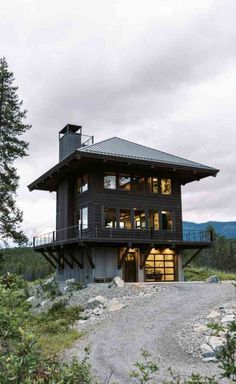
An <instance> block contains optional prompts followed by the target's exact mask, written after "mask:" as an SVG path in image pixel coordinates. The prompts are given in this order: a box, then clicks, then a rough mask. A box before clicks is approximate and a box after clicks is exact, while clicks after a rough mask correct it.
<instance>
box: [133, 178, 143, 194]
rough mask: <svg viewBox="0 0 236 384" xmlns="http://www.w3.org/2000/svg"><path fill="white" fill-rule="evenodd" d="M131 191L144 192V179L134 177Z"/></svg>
mask: <svg viewBox="0 0 236 384" xmlns="http://www.w3.org/2000/svg"><path fill="white" fill-rule="evenodd" d="M132 190H133V191H137V192H142V191H145V178H144V177H143V176H134V177H133V178H132Z"/></svg>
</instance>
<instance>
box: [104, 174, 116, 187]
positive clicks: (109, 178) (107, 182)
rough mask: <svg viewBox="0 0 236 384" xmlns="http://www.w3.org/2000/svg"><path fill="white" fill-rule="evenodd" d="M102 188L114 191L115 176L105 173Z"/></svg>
mask: <svg viewBox="0 0 236 384" xmlns="http://www.w3.org/2000/svg"><path fill="white" fill-rule="evenodd" d="M104 188H105V189H116V174H115V173H105V175H104Z"/></svg>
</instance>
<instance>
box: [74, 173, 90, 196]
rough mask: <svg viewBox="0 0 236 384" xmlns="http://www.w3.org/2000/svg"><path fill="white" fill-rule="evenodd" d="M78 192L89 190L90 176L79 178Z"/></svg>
mask: <svg viewBox="0 0 236 384" xmlns="http://www.w3.org/2000/svg"><path fill="white" fill-rule="evenodd" d="M76 190H77V192H79V193H82V192H85V191H87V190H88V175H83V176H82V177H78V178H77V188H76Z"/></svg>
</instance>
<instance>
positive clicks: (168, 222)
mask: <svg viewBox="0 0 236 384" xmlns="http://www.w3.org/2000/svg"><path fill="white" fill-rule="evenodd" d="M161 222H162V229H164V230H169V231H172V229H173V219H172V213H171V212H169V211H161Z"/></svg>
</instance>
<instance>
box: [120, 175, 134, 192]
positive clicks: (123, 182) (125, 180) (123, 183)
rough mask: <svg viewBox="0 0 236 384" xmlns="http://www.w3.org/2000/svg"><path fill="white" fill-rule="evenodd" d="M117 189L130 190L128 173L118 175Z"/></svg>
mask: <svg viewBox="0 0 236 384" xmlns="http://www.w3.org/2000/svg"><path fill="white" fill-rule="evenodd" d="M118 185H119V189H122V190H123V191H130V190H131V177H130V176H129V175H119V177H118Z"/></svg>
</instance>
